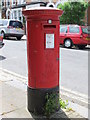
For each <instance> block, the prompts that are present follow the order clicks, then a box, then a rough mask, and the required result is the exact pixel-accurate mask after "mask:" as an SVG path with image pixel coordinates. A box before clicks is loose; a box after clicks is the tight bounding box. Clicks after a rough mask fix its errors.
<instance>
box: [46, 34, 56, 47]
mask: <svg viewBox="0 0 90 120" xmlns="http://www.w3.org/2000/svg"><path fill="white" fill-rule="evenodd" d="M46 48H54V34H46Z"/></svg>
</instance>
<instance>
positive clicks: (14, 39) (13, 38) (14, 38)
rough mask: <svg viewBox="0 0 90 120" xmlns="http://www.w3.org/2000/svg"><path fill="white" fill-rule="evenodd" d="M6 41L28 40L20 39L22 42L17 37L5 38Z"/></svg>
mask: <svg viewBox="0 0 90 120" xmlns="http://www.w3.org/2000/svg"><path fill="white" fill-rule="evenodd" d="M4 40H10V41H26V39H22V38H21V39H20V40H17V38H16V37H6V38H4Z"/></svg>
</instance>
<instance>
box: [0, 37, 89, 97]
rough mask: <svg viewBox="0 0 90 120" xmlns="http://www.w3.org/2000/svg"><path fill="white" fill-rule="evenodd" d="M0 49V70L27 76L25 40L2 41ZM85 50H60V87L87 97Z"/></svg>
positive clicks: (86, 56) (86, 54)
mask: <svg viewBox="0 0 90 120" xmlns="http://www.w3.org/2000/svg"><path fill="white" fill-rule="evenodd" d="M4 43H5V46H4V47H3V48H2V49H0V68H1V67H2V68H3V69H6V70H8V71H12V72H15V73H17V74H20V75H22V76H26V77H27V74H28V71H27V55H26V50H27V49H26V48H27V47H26V40H21V41H16V40H14V39H13V40H12V39H11V40H9V39H8V40H6V39H5V40H4ZM89 52H90V48H86V49H85V50H78V49H66V48H62V47H61V48H60V86H63V87H65V88H67V89H68V88H69V89H71V90H73V91H77V92H80V93H82V94H86V95H88V53H89Z"/></svg>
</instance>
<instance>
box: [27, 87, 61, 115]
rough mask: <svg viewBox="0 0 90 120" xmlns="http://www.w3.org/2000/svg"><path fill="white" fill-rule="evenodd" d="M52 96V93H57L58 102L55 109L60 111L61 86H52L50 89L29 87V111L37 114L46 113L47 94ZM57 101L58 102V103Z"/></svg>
mask: <svg viewBox="0 0 90 120" xmlns="http://www.w3.org/2000/svg"><path fill="white" fill-rule="evenodd" d="M47 94H48V96H50V95H51V94H52V95H53V94H54V95H55V96H56V97H55V99H56V101H57V103H58V105H57V108H56V109H55V111H58V110H59V108H60V105H59V87H58V86H57V87H55V88H50V89H32V88H29V87H28V96H27V97H28V99H27V100H28V110H29V112H32V113H35V114H42V115H43V114H44V113H45V109H44V108H45V105H46V102H47V100H46V95H47ZM57 103H56V104H57Z"/></svg>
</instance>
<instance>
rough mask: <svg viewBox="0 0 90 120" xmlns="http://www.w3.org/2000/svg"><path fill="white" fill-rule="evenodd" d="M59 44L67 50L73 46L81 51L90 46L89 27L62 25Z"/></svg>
mask: <svg viewBox="0 0 90 120" xmlns="http://www.w3.org/2000/svg"><path fill="white" fill-rule="evenodd" d="M59 43H60V44H61V45H64V47H66V48H71V47H72V46H73V45H76V46H78V47H79V48H80V49H81V48H82V49H83V48H85V46H87V45H90V32H89V31H88V27H87V26H79V25H60V38H59Z"/></svg>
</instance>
